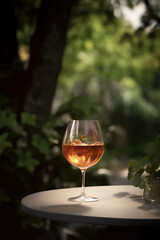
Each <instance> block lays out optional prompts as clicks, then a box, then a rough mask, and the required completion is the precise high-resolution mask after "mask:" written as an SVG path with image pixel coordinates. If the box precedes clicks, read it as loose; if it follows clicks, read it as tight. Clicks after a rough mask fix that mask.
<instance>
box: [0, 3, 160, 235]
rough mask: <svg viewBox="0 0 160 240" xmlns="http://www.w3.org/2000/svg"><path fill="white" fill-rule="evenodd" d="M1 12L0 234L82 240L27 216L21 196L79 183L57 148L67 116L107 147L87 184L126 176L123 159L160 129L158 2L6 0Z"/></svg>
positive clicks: (132, 155)
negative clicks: (86, 122) (97, 132)
mask: <svg viewBox="0 0 160 240" xmlns="http://www.w3.org/2000/svg"><path fill="white" fill-rule="evenodd" d="M0 12H1V13H0V18H1V21H0V26H1V37H0V209H1V214H2V216H3V219H1V221H2V223H1V224H2V225H1V226H2V228H1V231H2V233H1V236H3V238H2V239H11V237H12V238H14V237H15V238H16V239H28V238H29V237H30V238H31V239H33V238H34V239H51V238H52V239H69V236H72V238H70V239H80V238H81V237H82V235H83V234H82V231H81V234H80V233H78V234H79V235H75V237H73V232H74V231H73V229H72V231H71V230H70V232H69V230H66V229H69V228H68V226H66V224H60V223H55V222H51V221H48V220H42V219H39V218H38V219H37V218H34V217H31V216H26V214H24V213H23V212H22V211H21V209H20V200H21V198H22V197H24V196H26V195H27V194H30V193H33V192H36V191H42V190H49V189H55V188H63V187H75V186H80V184H81V177H80V171H79V170H78V169H76V168H74V167H73V166H71V165H70V164H69V163H68V162H67V161H66V160H65V159H64V157H63V156H62V152H61V144H62V138H63V134H64V131H65V128H66V125H67V122H68V120H69V119H97V120H99V122H100V124H101V127H102V132H103V137H104V142H105V152H104V155H103V157H102V159H101V161H100V162H99V163H98V164H97V165H95V166H94V167H92V168H91V169H88V171H87V176H86V185H88V186H94V185H109V184H129V183H128V181H127V163H128V161H129V160H131V159H137V158H139V157H141V156H142V155H143V152H144V147H145V145H146V143H148V142H150V141H152V140H153V139H154V138H155V136H156V135H158V134H159V133H160V121H159V119H160V2H159V1H158V0H152V1H148V0H134V1H131V0H123V1H119V0H106V1H104V0H82V1H80V0H66V1H65V0H28V1H25V0H15V1H12V0H6V1H5V2H4V3H1V8H0ZM8 229H9V231H8ZM62 230H64V231H63V232H65V234H62ZM74 230H75V229H74ZM83 233H84V235H83V239H87V238H85V237H86V236H87V235H85V233H86V232H85V230H84V229H83ZM67 234H68V235H67ZM62 235H63V236H62ZM77 236H80V237H79V238H78V237H77Z"/></svg>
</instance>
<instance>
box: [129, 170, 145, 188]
mask: <svg viewBox="0 0 160 240" xmlns="http://www.w3.org/2000/svg"><path fill="white" fill-rule="evenodd" d="M142 173H143V169H142V170H140V171H138V172H137V173H136V174H135V176H134V177H133V179H132V181H131V183H132V185H133V186H135V187H140V186H141V182H142V179H141V176H142Z"/></svg>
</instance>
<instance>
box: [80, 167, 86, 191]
mask: <svg viewBox="0 0 160 240" xmlns="http://www.w3.org/2000/svg"><path fill="white" fill-rule="evenodd" d="M81 173H82V193H81V195H82V196H85V174H86V170H81Z"/></svg>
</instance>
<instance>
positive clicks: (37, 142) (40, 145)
mask: <svg viewBox="0 0 160 240" xmlns="http://www.w3.org/2000/svg"><path fill="white" fill-rule="evenodd" d="M32 146H33V147H35V148H37V149H38V150H39V151H40V153H42V154H48V153H49V150H50V143H49V142H48V140H47V139H45V138H43V137H42V136H41V135H38V134H34V135H33V136H32Z"/></svg>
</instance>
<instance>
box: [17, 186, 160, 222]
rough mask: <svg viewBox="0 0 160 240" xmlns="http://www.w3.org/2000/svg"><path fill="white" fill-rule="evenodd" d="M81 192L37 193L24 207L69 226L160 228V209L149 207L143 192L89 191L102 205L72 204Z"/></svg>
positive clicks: (103, 188)
mask: <svg viewBox="0 0 160 240" xmlns="http://www.w3.org/2000/svg"><path fill="white" fill-rule="evenodd" d="M80 192H81V189H80V188H65V189H57V190H49V191H43V192H37V193H34V194H31V195H28V196H26V197H24V198H23V199H22V201H21V207H22V210H23V211H24V212H26V213H28V214H31V215H34V216H37V217H42V218H47V219H52V220H58V221H65V222H79V223H91V224H106V225H112V226H114V225H123V226H132V225H134V226H136V225H152V226H153V225H159V224H160V205H152V204H148V203H146V202H145V201H144V199H143V196H142V195H143V190H141V189H139V188H135V187H133V186H130V185H124V186H123V185H121V186H120V185H119V186H99V187H86V193H87V195H89V196H93V197H94V196H95V197H98V198H99V201H97V202H88V203H84V202H82V203H74V202H70V201H68V198H69V197H72V196H76V195H79V194H80Z"/></svg>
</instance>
